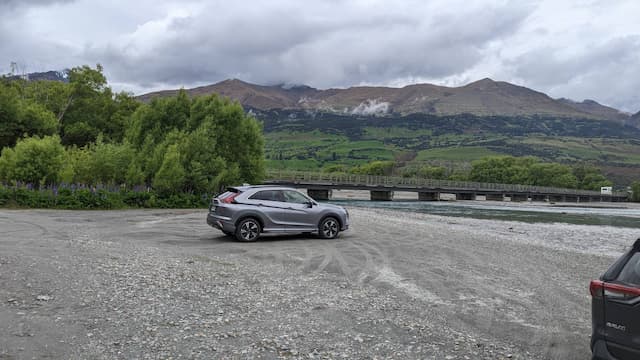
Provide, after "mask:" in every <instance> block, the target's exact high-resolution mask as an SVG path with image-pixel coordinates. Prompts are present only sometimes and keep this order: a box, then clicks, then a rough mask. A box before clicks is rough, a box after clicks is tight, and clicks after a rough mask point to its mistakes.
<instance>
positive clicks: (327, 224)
mask: <svg viewBox="0 0 640 360" xmlns="http://www.w3.org/2000/svg"><path fill="white" fill-rule="evenodd" d="M339 232H340V223H339V222H338V219H336V218H334V217H332V216H329V217H326V218H324V219H322V221H321V222H320V226H319V227H318V234H320V237H321V238H323V239H334V238H335V237H336V236H338V233H339Z"/></svg>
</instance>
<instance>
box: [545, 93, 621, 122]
mask: <svg viewBox="0 0 640 360" xmlns="http://www.w3.org/2000/svg"><path fill="white" fill-rule="evenodd" d="M558 101H559V102H561V103H563V104H565V105H568V106H570V107H572V108H574V109H576V110H578V111H581V112H586V113H589V114H593V115H596V116H598V117H599V118H601V119H610V120H619V121H620V122H624V121H628V120H630V119H631V117H630V116H629V114H627V113H624V112H621V111H620V110H617V109H614V108H612V107H609V106H604V105H601V104H599V103H598V102H596V101H594V100H584V101H582V102H576V101H573V100H571V99H566V98H560V99H558Z"/></svg>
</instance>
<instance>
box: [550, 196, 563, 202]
mask: <svg viewBox="0 0 640 360" xmlns="http://www.w3.org/2000/svg"><path fill="white" fill-rule="evenodd" d="M565 200H566V198H565V196H564V195H551V196H549V201H550V202H565Z"/></svg>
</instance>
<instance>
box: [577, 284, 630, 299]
mask: <svg viewBox="0 0 640 360" xmlns="http://www.w3.org/2000/svg"><path fill="white" fill-rule="evenodd" d="M589 291H590V292H591V296H593V297H594V298H601V297H603V296H606V297H607V298H612V299H622V300H628V299H633V298H635V297H638V296H640V289H638V288H635V287H630V286H626V285H620V284H611V283H605V282H603V281H600V280H592V281H591V284H589Z"/></svg>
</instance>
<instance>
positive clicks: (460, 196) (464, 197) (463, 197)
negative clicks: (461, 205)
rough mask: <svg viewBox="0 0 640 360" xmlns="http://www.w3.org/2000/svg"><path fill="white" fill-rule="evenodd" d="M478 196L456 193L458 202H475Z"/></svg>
mask: <svg viewBox="0 0 640 360" xmlns="http://www.w3.org/2000/svg"><path fill="white" fill-rule="evenodd" d="M475 199H476V194H473V193H471V194H470V193H456V200H475Z"/></svg>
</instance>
